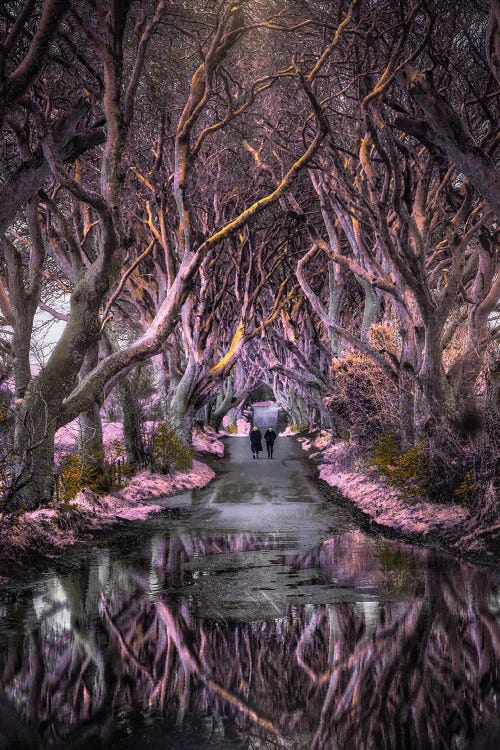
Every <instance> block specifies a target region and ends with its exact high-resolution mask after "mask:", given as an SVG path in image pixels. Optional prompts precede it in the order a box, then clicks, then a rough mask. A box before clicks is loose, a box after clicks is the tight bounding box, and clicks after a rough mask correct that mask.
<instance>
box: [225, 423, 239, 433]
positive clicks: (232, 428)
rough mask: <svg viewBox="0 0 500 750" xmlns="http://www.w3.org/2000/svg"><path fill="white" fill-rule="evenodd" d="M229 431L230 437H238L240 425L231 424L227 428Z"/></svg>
mask: <svg viewBox="0 0 500 750" xmlns="http://www.w3.org/2000/svg"><path fill="white" fill-rule="evenodd" d="M227 431H228V432H229V434H230V435H236V433H237V432H238V425H237V424H230V425H229V427H228V428H227Z"/></svg>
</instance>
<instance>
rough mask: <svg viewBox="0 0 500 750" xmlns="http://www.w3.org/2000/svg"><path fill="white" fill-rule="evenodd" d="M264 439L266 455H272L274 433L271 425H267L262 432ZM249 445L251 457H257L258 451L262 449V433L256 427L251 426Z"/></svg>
mask: <svg viewBox="0 0 500 750" xmlns="http://www.w3.org/2000/svg"><path fill="white" fill-rule="evenodd" d="M264 440H265V441H266V448H267V457H268V458H272V457H273V447H274V441H275V440H276V433H275V431H274V430H273V428H272V427H268V428H267V430H266V431H265V433H264ZM250 446H251V448H252V458H258V457H259V451H261V450H262V433H261V431H260V430H259V428H258V427H252V429H251V430H250Z"/></svg>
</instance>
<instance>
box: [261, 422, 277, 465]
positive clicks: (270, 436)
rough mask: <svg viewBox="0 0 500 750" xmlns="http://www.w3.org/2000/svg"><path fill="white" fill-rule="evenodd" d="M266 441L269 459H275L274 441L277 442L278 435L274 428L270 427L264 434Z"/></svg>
mask: <svg viewBox="0 0 500 750" xmlns="http://www.w3.org/2000/svg"><path fill="white" fill-rule="evenodd" d="M264 440H265V441H266V448H267V457H268V458H272V457H273V448H274V441H275V440H276V433H275V431H274V430H273V428H272V427H268V428H267V430H266V431H265V433H264Z"/></svg>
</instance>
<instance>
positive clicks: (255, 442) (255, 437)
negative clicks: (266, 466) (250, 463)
mask: <svg viewBox="0 0 500 750" xmlns="http://www.w3.org/2000/svg"><path fill="white" fill-rule="evenodd" d="M250 446H251V448H252V458H258V457H259V451H261V450H262V432H261V431H260V430H259V428H258V427H255V426H254V427H252V429H251V430H250Z"/></svg>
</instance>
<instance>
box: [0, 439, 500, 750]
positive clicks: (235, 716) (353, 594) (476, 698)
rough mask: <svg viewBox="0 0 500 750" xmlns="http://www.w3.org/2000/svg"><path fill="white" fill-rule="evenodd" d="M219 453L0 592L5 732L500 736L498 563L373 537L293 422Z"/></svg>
mask: <svg viewBox="0 0 500 750" xmlns="http://www.w3.org/2000/svg"><path fill="white" fill-rule="evenodd" d="M263 426H264V427H265V426H266V425H263ZM227 454H228V455H227V457H226V458H225V459H224V460H223V461H221V462H220V474H219V477H218V479H217V480H216V481H215V482H214V483H212V485H210V486H208V487H207V488H205V489H203V490H198V491H193V492H189V493H185V494H183V495H179V496H176V497H173V498H168V499H165V500H164V501H163V504H164V506H165V509H166V512H165V514H162V516H160V517H157V518H156V519H154V520H152V521H151V522H148V523H146V524H145V525H144V526H143V527H142V529H141V532H140V534H137V535H135V534H134V533H133V530H131V531H130V532H129V533H126V534H123V535H122V536H121V537H117V538H116V539H115V540H113V541H111V542H109V543H108V544H105V543H100V544H99V545H96V547H95V548H94V549H92V550H90V551H88V553H87V554H85V555H80V556H79V557H78V558H75V563H74V566H73V568H71V567H70V568H69V569H67V570H65V571H63V572H61V571H59V572H55V571H52V572H50V571H47V572H46V573H45V574H44V575H43V576H42V577H41V578H40V579H39V580H38V581H37V582H36V583H35V584H34V585H33V586H32V587H31V588H29V589H27V590H25V591H24V592H23V594H22V596H19V598H18V600H17V601H16V602H15V603H12V604H8V605H5V606H3V607H2V608H1V609H0V675H1V678H0V679H1V686H2V687H1V690H0V747H8V748H15V747H26V748H28V747H30V748H31V747H42V748H52V747H55V748H69V749H71V750H72V749H75V750H76V748H87V747H88V748H92V749H93V750H98V748H116V749H117V750H118V749H121V750H124V749H125V748H127V750H128V748H130V749H132V748H133V749H134V750H141V748H158V749H159V748H171V749H173V750H177V749H179V750H180V749H181V748H184V749H188V748H189V750H205V748H213V749H214V750H218V749H220V750H225V749H226V748H235V749H236V748H238V749H240V748H241V749H242V750H243V748H255V749H257V748H259V749H263V748H269V749H270V748H276V747H285V748H289V749H290V750H302V748H310V749H311V750H322V749H323V748H325V749H326V748H338V749H339V750H344V748H345V749H346V750H347V749H348V748H349V749H350V748H353V749H354V750H357V749H358V748H359V749H360V750H364V749H365V748H366V750H379V748H380V750H386V749H387V750H391V749H392V748H394V750H406V749H407V750H413V748H415V749H418V750H420V748H422V750H423V749H424V748H425V749H426V750H427V749H429V748H452V749H453V750H455V749H456V750H459V749H462V748H467V750H468V749H469V748H472V747H477V748H479V747H484V748H487V747H488V748H489V747H491V748H493V747H495V742H496V738H497V737H498V731H497V730H498V722H497V719H496V718H495V716H496V714H497V711H498V709H497V706H498V700H499V697H500V685H499V673H500V667H499V655H500V619H499V610H500V595H499V577H498V575H497V574H496V573H495V572H494V571H491V570H488V569H485V568H481V567H478V566H474V565H471V564H462V563H460V562H459V561H458V560H456V559H454V558H451V557H448V556H446V555H437V554H434V553H432V552H430V551H428V550H421V549H416V548H412V547H411V546H409V545H402V544H396V543H392V542H388V541H387V540H384V539H383V538H381V537H367V536H365V535H364V534H363V533H361V532H360V531H359V530H358V529H357V528H356V525H355V523H354V521H353V519H352V517H351V516H350V514H349V512H348V511H347V510H345V509H343V508H340V507H337V506H335V505H334V504H332V503H331V502H329V501H327V500H325V498H323V496H322V495H321V494H320V493H319V492H318V490H317V488H316V487H315V485H314V484H313V483H312V482H311V481H310V480H309V479H308V477H307V472H306V471H305V463H304V458H303V455H302V451H301V449H300V446H299V445H298V443H297V442H296V441H295V440H294V439H291V438H278V440H277V441H276V445H275V457H274V458H273V459H267V458H262V457H261V458H259V459H258V460H253V459H252V457H251V453H250V446H249V440H248V438H233V439H230V440H228V450H227ZM482 737H483V739H482ZM491 737H493V738H494V739H493V744H491V742H492V740H491ZM2 741H3V742H4V744H3V745H2ZM485 742H486V743H489V744H484V743H485ZM474 743H475V744H474ZM481 743H482V744H481ZM498 746H500V744H499V745H498Z"/></svg>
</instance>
